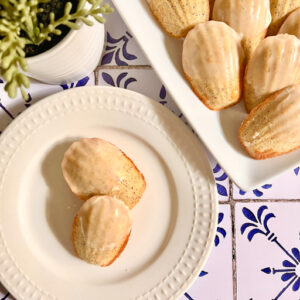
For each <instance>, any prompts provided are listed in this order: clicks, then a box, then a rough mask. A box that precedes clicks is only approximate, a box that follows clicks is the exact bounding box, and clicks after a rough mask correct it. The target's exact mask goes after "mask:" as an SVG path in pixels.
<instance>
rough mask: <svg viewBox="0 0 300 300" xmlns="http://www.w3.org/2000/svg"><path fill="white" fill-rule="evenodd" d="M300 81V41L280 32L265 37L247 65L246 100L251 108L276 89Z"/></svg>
mask: <svg viewBox="0 0 300 300" xmlns="http://www.w3.org/2000/svg"><path fill="white" fill-rule="evenodd" d="M298 83H300V40H299V39H297V38H296V37H295V36H292V35H288V34H280V35H277V36H272V37H268V38H266V39H264V40H263V41H262V42H261V43H260V44H259V46H258V47H257V49H256V50H255V52H254V53H253V55H252V57H251V58H250V61H249V63H248V65H247V68H246V73H245V78H244V100H245V105H246V108H247V111H248V112H250V111H251V110H252V109H253V108H254V107H255V106H257V105H258V104H260V103H262V102H263V101H264V100H265V99H267V98H268V97H269V96H270V95H271V94H273V93H274V92H276V91H278V90H280V89H282V88H285V87H287V86H289V85H293V84H298Z"/></svg>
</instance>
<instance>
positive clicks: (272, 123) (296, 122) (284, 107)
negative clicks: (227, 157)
mask: <svg viewBox="0 0 300 300" xmlns="http://www.w3.org/2000/svg"><path fill="white" fill-rule="evenodd" d="M299 128H300V85H295V86H290V87H287V88H285V89H283V90H281V91H279V92H277V93H276V94H274V95H273V96H271V97H270V98H268V99H267V100H266V101H265V102H263V103H262V104H260V105H259V106H257V107H256V108H255V109H254V110H253V111H252V112H251V113H250V115H249V116H248V118H247V119H246V120H245V121H244V122H243V124H242V126H241V128H240V132H239V137H240V141H241V143H242V145H243V147H244V148H245V149H246V151H247V152H248V153H249V155H250V156H251V157H253V158H255V159H265V158H270V157H274V156H278V155H281V154H284V153H288V152H290V151H293V150H295V149H297V148H299V147H300V130H299Z"/></svg>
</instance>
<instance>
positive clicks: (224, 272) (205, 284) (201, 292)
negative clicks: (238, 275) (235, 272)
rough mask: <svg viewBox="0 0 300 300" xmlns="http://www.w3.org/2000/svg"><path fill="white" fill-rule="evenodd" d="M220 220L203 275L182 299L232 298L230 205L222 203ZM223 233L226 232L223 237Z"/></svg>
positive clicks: (221, 299)
mask: <svg viewBox="0 0 300 300" xmlns="http://www.w3.org/2000/svg"><path fill="white" fill-rule="evenodd" d="M219 215H220V220H221V216H222V215H223V220H222V221H221V222H220V224H218V228H219V229H218V230H219V231H220V232H217V235H216V236H217V237H218V238H217V239H218V240H215V245H214V246H213V249H212V252H211V254H210V257H209V259H208V261H207V263H206V264H205V267H204V269H203V271H204V272H205V273H202V275H204V276H201V277H198V278H197V279H196V281H195V283H194V284H193V286H192V287H191V288H190V289H189V290H188V291H187V292H186V294H185V295H183V296H182V297H181V298H180V300H189V299H193V300H200V299H205V300H217V299H218V300H232V299H233V284H232V242H231V238H232V236H231V215H230V206H229V205H220V214H219ZM222 233H223V234H224V233H225V234H226V235H225V237H223V235H222Z"/></svg>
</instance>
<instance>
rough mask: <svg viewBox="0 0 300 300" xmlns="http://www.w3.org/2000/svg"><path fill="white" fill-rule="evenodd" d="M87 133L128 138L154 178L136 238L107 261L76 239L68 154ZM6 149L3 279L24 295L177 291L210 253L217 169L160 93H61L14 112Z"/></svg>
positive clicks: (150, 295) (1, 176)
mask: <svg viewBox="0 0 300 300" xmlns="http://www.w3.org/2000/svg"><path fill="white" fill-rule="evenodd" d="M80 137H100V138H103V139H106V140H109V141H110V142H112V143H114V144H116V145H117V146H119V147H120V148H121V149H122V150H123V151H124V152H125V153H127V154H128V155H129V157H131V158H132V159H133V161H134V162H135V163H136V165H137V166H138V168H139V169H140V170H141V171H142V172H143V173H144V176H145V179H146V182H147V188H146V192H145V194H144V195H143V197H142V199H141V200H140V203H138V205H137V206H136V207H134V208H133V211H132V213H133V228H132V233H131V237H130V239H129V243H128V245H127V247H126V248H125V250H124V251H123V252H122V254H121V256H120V257H119V258H118V259H117V260H116V261H115V263H113V264H112V265H111V266H109V267H106V268H100V267H97V266H93V265H89V264H87V263H85V262H84V261H82V260H80V259H79V258H77V257H76V256H75V254H74V251H73V247H72V242H71V230H72V222H73V218H74V215H75V214H76V212H77V210H78V209H79V207H80V206H81V205H82V202H81V200H79V199H77V198H76V197H75V196H74V195H73V194H72V193H71V192H70V190H69V188H68V186H67V184H66V183H65V181H64V179H63V177H62V174H61V169H60V163H61V160H62V156H63V154H64V151H65V150H66V149H67V148H68V147H69V145H70V144H71V143H72V142H73V141H74V140H76V139H78V138H80ZM0 154H1V155H0V199H1V200H0V279H1V281H2V283H3V284H4V285H5V286H6V288H7V289H8V290H9V291H10V292H11V293H12V294H13V295H14V296H15V297H16V298H17V299H30V300H34V299H61V300H69V299H70V300H71V299H72V300H77V299H78V300H81V299H89V300H92V299H99V295H101V296H100V297H101V299H111V300H112V299H120V295H122V299H124V300H125V299H146V298H147V299H177V298H178V297H179V296H181V295H182V294H183V293H184V291H185V290H187V289H188V287H189V286H190V285H191V284H192V282H193V281H194V279H195V278H196V277H197V275H198V274H199V272H200V270H201V268H202V267H203V265H204V263H205V262H206V260H207V257H208V255H209V252H210V250H211V247H212V244H213V240H214V234H215V229H216V224H217V194H216V188H215V183H214V178H213V175H212V171H211V168H210V166H209V163H208V161H207V159H206V156H205V153H204V151H203V150H202V148H201V145H200V143H199V141H198V140H197V138H196V136H195V135H193V134H192V132H191V131H190V130H189V129H188V128H187V127H186V126H185V125H184V124H183V123H182V122H181V121H180V120H179V119H178V118H177V117H176V116H175V115H173V114H172V113H171V112H170V111H168V110H167V109H166V108H164V107H163V106H162V105H160V104H158V103H156V102H155V101H153V100H151V99H149V98H147V97H145V96H143V95H140V94H137V93H134V92H130V91H127V90H123V89H116V88H107V87H84V88H76V89H72V90H67V91H64V92H61V93H58V94H55V95H52V96H50V97H47V98H46V99H45V100H43V101H41V102H39V103H37V104H35V105H33V106H32V107H30V108H29V109H28V110H26V111H25V112H24V113H22V114H21V115H20V116H19V117H18V118H17V119H16V120H15V121H13V122H12V124H11V125H10V126H9V127H8V128H7V129H6V130H5V132H4V133H3V134H2V136H1V138H0ZM74 287H76V288H74Z"/></svg>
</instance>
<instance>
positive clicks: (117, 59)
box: [100, 1, 149, 66]
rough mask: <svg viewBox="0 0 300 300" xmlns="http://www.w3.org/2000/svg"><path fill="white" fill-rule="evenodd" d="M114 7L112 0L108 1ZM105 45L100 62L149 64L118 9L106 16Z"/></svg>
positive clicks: (110, 63) (104, 63)
mask: <svg viewBox="0 0 300 300" xmlns="http://www.w3.org/2000/svg"><path fill="white" fill-rule="evenodd" d="M106 2H107V3H109V4H110V5H111V6H112V7H114V6H113V4H112V2H111V1H106ZM105 18H106V23H105V29H106V30H105V39H106V41H105V46H104V53H103V55H102V59H101V62H100V64H101V65H103V66H105V65H117V66H128V65H149V62H148V60H147V59H146V57H145V56H144V54H143V52H142V50H141V49H140V47H139V45H138V44H137V42H136V41H135V39H134V37H133V36H132V35H131V33H130V31H129V30H128V28H127V26H126V25H125V23H124V22H123V20H122V18H121V16H120V15H119V13H118V11H117V10H115V11H114V12H113V13H112V14H110V15H107V16H105Z"/></svg>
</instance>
